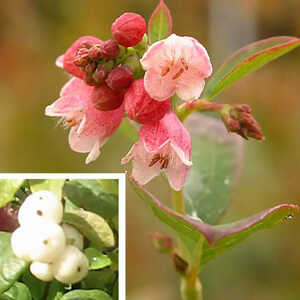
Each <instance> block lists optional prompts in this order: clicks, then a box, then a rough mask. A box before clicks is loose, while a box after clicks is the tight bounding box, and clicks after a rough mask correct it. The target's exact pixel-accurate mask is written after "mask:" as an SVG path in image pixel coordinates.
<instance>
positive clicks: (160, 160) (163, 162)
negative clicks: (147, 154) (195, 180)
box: [149, 153, 170, 169]
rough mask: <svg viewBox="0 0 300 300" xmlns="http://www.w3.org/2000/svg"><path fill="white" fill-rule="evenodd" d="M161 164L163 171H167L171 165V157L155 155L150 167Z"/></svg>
mask: <svg viewBox="0 0 300 300" xmlns="http://www.w3.org/2000/svg"><path fill="white" fill-rule="evenodd" d="M157 163H159V164H160V168H161V169H167V168H168V166H169V163H170V157H169V156H168V155H167V154H166V155H164V154H161V153H157V154H154V156H153V157H152V160H151V161H150V164H149V167H152V166H154V165H155V164H157Z"/></svg>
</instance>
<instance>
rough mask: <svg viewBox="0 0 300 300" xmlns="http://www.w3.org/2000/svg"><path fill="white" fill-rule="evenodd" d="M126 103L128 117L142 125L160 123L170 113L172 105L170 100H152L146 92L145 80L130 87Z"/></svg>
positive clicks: (125, 97) (137, 81)
mask: <svg viewBox="0 0 300 300" xmlns="http://www.w3.org/2000/svg"><path fill="white" fill-rule="evenodd" d="M124 101H125V111H126V113H127V116H128V117H129V118H130V119H132V120H134V121H136V122H138V123H141V124H145V123H154V122H157V121H159V120H160V119H162V118H163V117H164V115H165V114H166V113H167V112H168V111H169V109H170V105H171V100H170V99H167V100H165V101H157V100H154V99H152V98H151V97H150V96H149V95H148V93H147V92H146V90H145V86H144V79H143V78H141V79H138V80H136V81H135V82H134V83H133V84H132V85H131V86H130V88H129V89H128V90H127V92H126V94H125V96H124Z"/></svg>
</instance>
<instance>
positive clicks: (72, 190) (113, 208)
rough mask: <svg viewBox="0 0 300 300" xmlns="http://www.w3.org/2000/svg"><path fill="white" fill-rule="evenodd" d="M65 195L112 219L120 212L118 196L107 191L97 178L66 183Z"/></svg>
mask: <svg viewBox="0 0 300 300" xmlns="http://www.w3.org/2000/svg"><path fill="white" fill-rule="evenodd" d="M63 192H64V195H65V196H66V197H67V198H68V199H69V200H70V201H71V202H72V203H73V204H75V205H76V206H78V207H80V208H83V209H85V210H88V211H91V212H94V213H96V214H98V215H100V216H102V217H104V218H108V219H111V218H113V217H114V216H115V215H117V214H118V196H116V195H115V194H111V193H107V192H106V191H105V188H103V186H102V185H101V184H100V182H99V181H98V180H95V179H84V180H80V179H75V180H70V181H67V182H66V183H65V185H64V190H63Z"/></svg>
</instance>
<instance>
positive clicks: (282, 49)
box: [201, 36, 300, 99]
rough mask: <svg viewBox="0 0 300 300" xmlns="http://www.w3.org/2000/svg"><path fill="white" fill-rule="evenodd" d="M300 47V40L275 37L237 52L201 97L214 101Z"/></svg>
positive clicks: (211, 80)
mask: <svg viewBox="0 0 300 300" xmlns="http://www.w3.org/2000/svg"><path fill="white" fill-rule="evenodd" d="M299 46H300V39H298V38H296V37H289V36H279V37H273V38H269V39H265V40H261V41H258V42H255V43H253V44H250V45H247V46H246V47H244V48H241V49H240V50H238V51H237V52H235V53H234V54H233V55H232V56H231V57H230V58H228V59H227V60H226V61H225V62H224V64H223V65H222V66H221V67H220V68H219V69H218V70H217V71H216V72H215V73H214V74H213V75H212V77H211V78H210V79H209V81H208V82H207V84H206V86H205V89H204V91H203V93H202V95H201V98H203V99H212V98H214V97H215V96H216V95H218V94H219V93H221V92H222V91H223V90H224V89H225V88H227V87H229V86H231V85H232V84H233V83H234V82H236V81H237V80H239V79H240V78H242V77H244V76H245V75H247V74H248V73H250V72H253V71H255V70H257V69H259V68H261V67H262V66H264V65H265V64H267V63H268V62H270V61H272V60H274V59H276V58H278V57H280V56H282V55H284V54H286V53H288V52H290V51H292V50H293V49H295V48H297V47H299Z"/></svg>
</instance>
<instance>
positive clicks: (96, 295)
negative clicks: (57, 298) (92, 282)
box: [61, 290, 112, 300]
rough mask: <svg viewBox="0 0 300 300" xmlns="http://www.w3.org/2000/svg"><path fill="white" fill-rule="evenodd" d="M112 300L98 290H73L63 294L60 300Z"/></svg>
mask: <svg viewBox="0 0 300 300" xmlns="http://www.w3.org/2000/svg"><path fill="white" fill-rule="evenodd" d="M83 299H84V300H112V298H111V297H110V296H109V295H108V294H106V293H105V292H103V291H99V290H89V291H85V290H75V291H72V292H69V293H67V294H65V295H64V296H63V297H62V298H61V300H83Z"/></svg>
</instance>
